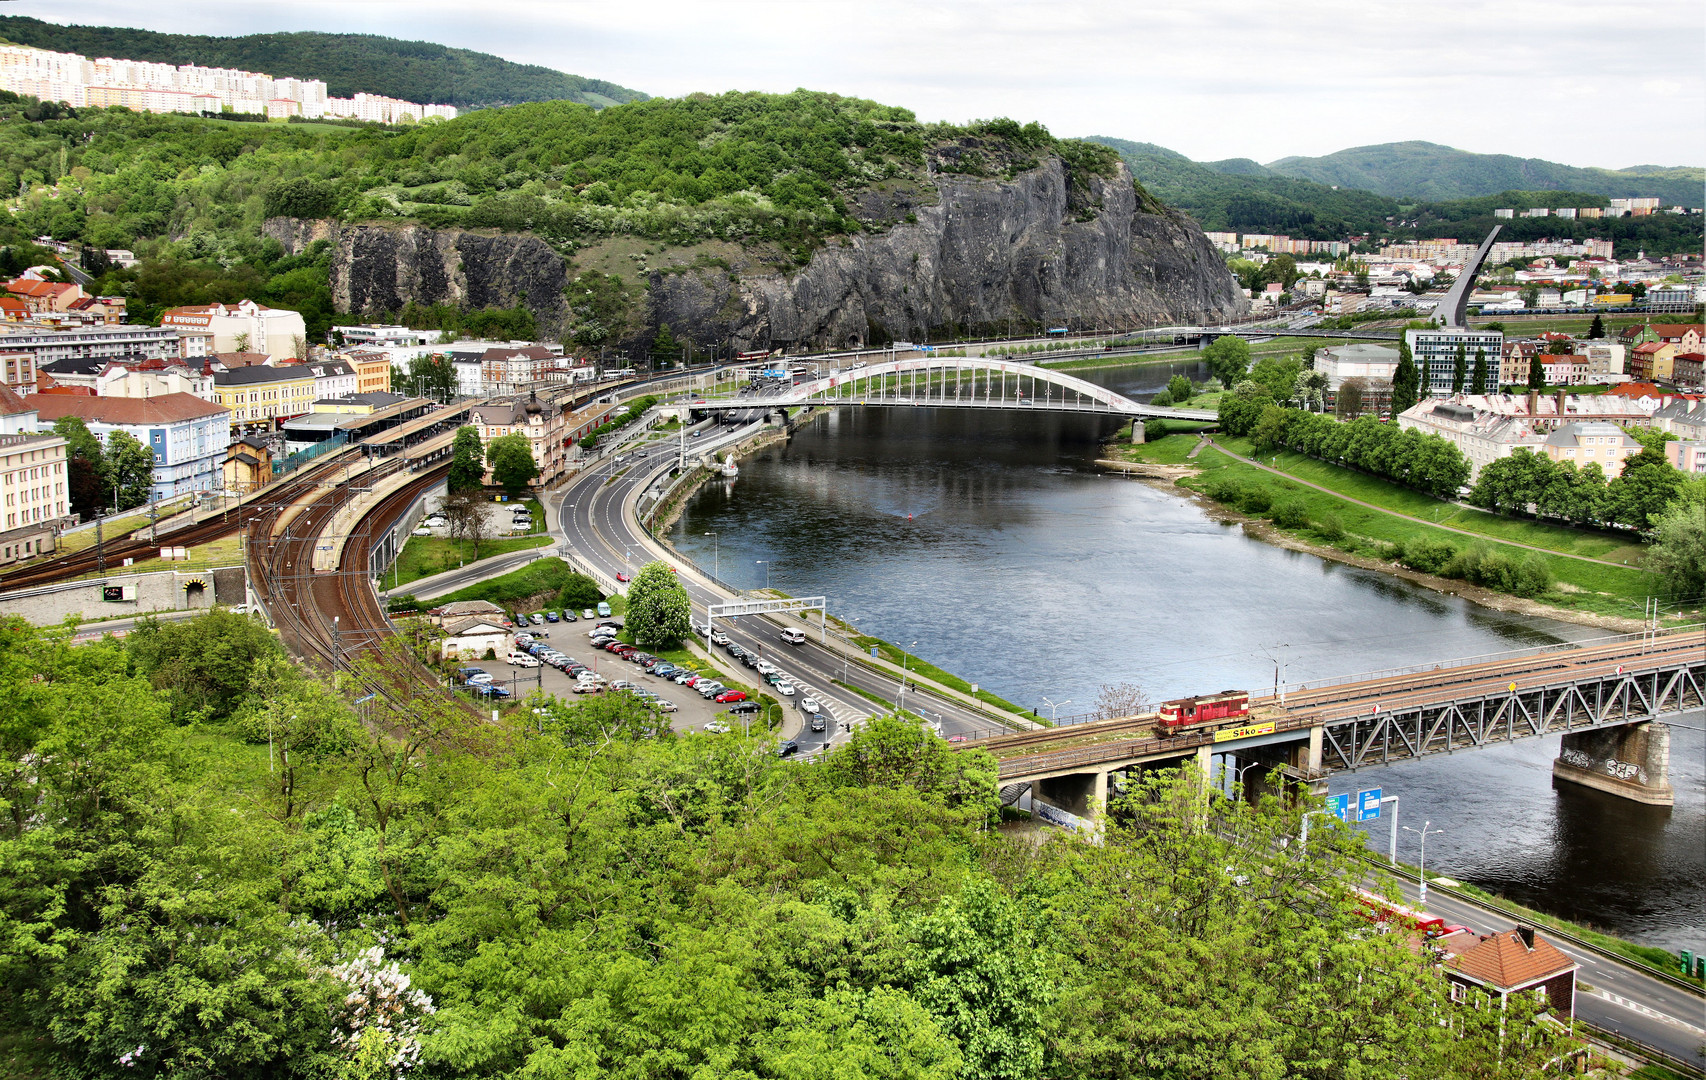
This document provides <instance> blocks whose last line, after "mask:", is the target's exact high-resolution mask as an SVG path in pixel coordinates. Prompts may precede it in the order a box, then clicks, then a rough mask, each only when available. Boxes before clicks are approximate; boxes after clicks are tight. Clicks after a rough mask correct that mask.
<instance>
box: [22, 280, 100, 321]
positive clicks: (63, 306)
mask: <svg viewBox="0 0 1706 1080" xmlns="http://www.w3.org/2000/svg"><path fill="white" fill-rule="evenodd" d="M5 289H6V291H7V292H9V293H11V294H12V295H13V296H15V297H17V298H18V299H19V300H21V301H23V303H24V306H25V307H27V308H29V311H30V314H31V315H50V314H55V313H58V312H62V311H70V310H71V305H72V304H75V303H76V302H77V301H79V300H81V299H83V298H84V292H83V286H81V285H75V284H72V283H70V282H64V281H37V280H35V279H33V278H17V279H15V280H12V281H8V282H6V285H5Z"/></svg>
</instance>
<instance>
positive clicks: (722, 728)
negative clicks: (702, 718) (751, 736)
mask: <svg viewBox="0 0 1706 1080" xmlns="http://www.w3.org/2000/svg"><path fill="white" fill-rule="evenodd" d="M705 733H706V734H707V735H727V734H728V733H729V725H727V724H725V723H723V722H722V721H721V720H713V721H711V722H710V723H708V724H706V725H705Z"/></svg>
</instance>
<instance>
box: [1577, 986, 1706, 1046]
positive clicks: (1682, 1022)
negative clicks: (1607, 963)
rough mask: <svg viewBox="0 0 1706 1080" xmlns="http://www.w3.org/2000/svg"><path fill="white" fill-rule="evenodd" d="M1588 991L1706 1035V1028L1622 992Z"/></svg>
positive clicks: (1632, 1010)
mask: <svg viewBox="0 0 1706 1080" xmlns="http://www.w3.org/2000/svg"><path fill="white" fill-rule="evenodd" d="M1588 993H1589V994H1591V995H1592V996H1594V997H1596V998H1601V999H1603V1000H1605V1001H1609V1002H1611V1003H1612V1004H1613V1005H1621V1006H1622V1007H1623V1008H1625V1009H1628V1010H1630V1011H1631V1012H1638V1013H1640V1014H1642V1015H1643V1016H1650V1017H1652V1018H1653V1019H1654V1020H1662V1021H1663V1022H1665V1023H1667V1024H1673V1025H1675V1026H1676V1027H1679V1028H1682V1029H1683V1030H1684V1031H1692V1032H1693V1033H1694V1034H1696V1035H1706V1028H1698V1027H1695V1026H1694V1025H1693V1024H1690V1023H1688V1022H1687V1021H1686V1020H1678V1019H1677V1018H1676V1017H1674V1016H1667V1015H1666V1014H1664V1013H1662V1012H1659V1011H1658V1010H1657V1009H1649V1008H1647V1006H1645V1005H1642V1004H1640V1003H1638V1002H1634V1001H1630V1000H1629V999H1628V998H1626V997H1623V996H1622V995H1620V994H1613V993H1612V992H1611V991H1609V990H1590V991H1588Z"/></svg>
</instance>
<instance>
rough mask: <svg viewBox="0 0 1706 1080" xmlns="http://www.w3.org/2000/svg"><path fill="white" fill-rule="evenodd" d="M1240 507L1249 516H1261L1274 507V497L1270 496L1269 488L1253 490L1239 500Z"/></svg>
mask: <svg viewBox="0 0 1706 1080" xmlns="http://www.w3.org/2000/svg"><path fill="white" fill-rule="evenodd" d="M1238 505H1239V507H1241V508H1242V509H1243V510H1244V512H1245V513H1247V514H1260V513H1264V512H1265V511H1266V510H1267V509H1268V507H1270V506H1272V505H1273V497H1272V496H1270V495H1269V494H1268V489H1267V488H1260V487H1258V488H1251V489H1250V490H1249V491H1246V492H1245V493H1244V497H1243V498H1242V499H1239V500H1238Z"/></svg>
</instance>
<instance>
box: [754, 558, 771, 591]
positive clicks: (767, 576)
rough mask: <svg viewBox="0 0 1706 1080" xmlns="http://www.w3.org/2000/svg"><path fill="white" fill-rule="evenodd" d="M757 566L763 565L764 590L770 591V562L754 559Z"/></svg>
mask: <svg viewBox="0 0 1706 1080" xmlns="http://www.w3.org/2000/svg"><path fill="white" fill-rule="evenodd" d="M753 561H754V562H756V563H757V564H758V565H759V566H762V567H764V591H765V592H769V591H770V563H769V562H768V561H766V560H764V559H754V560H753Z"/></svg>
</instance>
